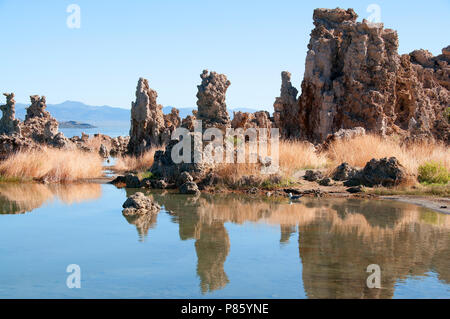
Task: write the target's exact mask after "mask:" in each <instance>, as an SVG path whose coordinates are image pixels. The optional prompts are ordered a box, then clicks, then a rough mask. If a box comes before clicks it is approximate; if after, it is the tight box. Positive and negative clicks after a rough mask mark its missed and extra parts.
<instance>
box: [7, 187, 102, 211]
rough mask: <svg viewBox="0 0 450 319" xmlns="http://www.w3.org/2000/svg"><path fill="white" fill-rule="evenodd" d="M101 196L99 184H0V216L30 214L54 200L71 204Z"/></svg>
mask: <svg viewBox="0 0 450 319" xmlns="http://www.w3.org/2000/svg"><path fill="white" fill-rule="evenodd" d="M101 195H102V189H101V185H100V184H88V183H85V184H63V185H59V184H58V185H44V184H37V183H25V184H16V183H0V214H23V213H27V212H31V211H32V210H34V209H36V208H39V207H41V206H42V205H44V204H45V203H48V202H51V201H54V200H56V199H59V200H61V201H62V202H64V203H66V204H73V203H81V202H84V201H88V200H94V199H98V198H100V197H101Z"/></svg>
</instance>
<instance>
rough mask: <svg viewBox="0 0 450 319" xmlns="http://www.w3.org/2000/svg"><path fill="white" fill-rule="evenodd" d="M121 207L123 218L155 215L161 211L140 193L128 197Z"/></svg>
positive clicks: (150, 199) (154, 203) (151, 200)
mask: <svg viewBox="0 0 450 319" xmlns="http://www.w3.org/2000/svg"><path fill="white" fill-rule="evenodd" d="M122 207H123V208H124V210H123V211H122V213H123V215H125V216H133V215H144V214H157V213H158V212H159V210H160V209H161V207H160V206H159V205H158V204H157V203H156V202H154V201H153V199H152V198H150V197H147V196H145V195H144V194H143V193H140V192H138V193H136V194H134V195H131V196H130V197H128V199H127V200H126V201H125V203H123V205H122Z"/></svg>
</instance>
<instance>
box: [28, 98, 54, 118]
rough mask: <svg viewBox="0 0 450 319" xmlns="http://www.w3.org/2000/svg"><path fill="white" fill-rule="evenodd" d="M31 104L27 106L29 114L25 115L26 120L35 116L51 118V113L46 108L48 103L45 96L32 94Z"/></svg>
mask: <svg viewBox="0 0 450 319" xmlns="http://www.w3.org/2000/svg"><path fill="white" fill-rule="evenodd" d="M30 100H31V105H30V106H29V107H28V108H27V114H26V115H25V121H27V120H29V119H31V118H35V117H42V118H51V115H50V113H49V112H48V111H47V110H46V108H47V104H46V99H45V96H42V97H40V96H39V95H32V96H30Z"/></svg>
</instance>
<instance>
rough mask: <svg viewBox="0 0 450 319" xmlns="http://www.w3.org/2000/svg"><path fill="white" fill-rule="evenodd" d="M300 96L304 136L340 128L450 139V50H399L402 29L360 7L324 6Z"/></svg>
mask: <svg viewBox="0 0 450 319" xmlns="http://www.w3.org/2000/svg"><path fill="white" fill-rule="evenodd" d="M313 19H314V25H315V29H314V30H313V31H312V33H311V40H310V42H309V45H308V54H307V58H306V65H305V75H304V79H303V83H302V94H301V96H300V99H299V107H300V110H299V117H298V118H297V119H298V130H299V135H300V137H301V138H305V139H308V140H310V141H313V142H323V141H324V140H325V139H326V138H327V136H328V135H330V134H333V133H335V132H337V131H338V130H340V129H351V128H354V127H358V126H360V127H363V128H365V129H366V130H367V131H368V132H370V133H376V134H381V135H385V134H393V133H398V134H400V135H405V136H407V135H408V134H410V135H412V136H417V135H421V136H424V137H428V138H437V139H441V140H444V141H446V142H449V135H450V128H449V123H448V122H447V120H446V119H445V118H444V115H443V113H444V109H445V108H446V107H448V105H449V103H450V102H449V100H450V97H449V91H448V90H449V85H450V80H449V66H448V64H449V55H448V49H447V48H446V49H444V50H443V54H442V55H440V56H438V57H433V56H432V55H431V54H430V53H429V52H426V51H424V50H419V51H414V52H413V53H411V54H410V55H403V56H399V54H398V52H397V49H398V36H397V32H396V31H394V30H391V29H384V26H383V24H381V23H370V22H368V21H366V20H363V21H362V22H356V19H357V15H356V13H355V12H354V11H353V9H348V10H343V9H332V10H330V9H316V10H315V11H314V15H313Z"/></svg>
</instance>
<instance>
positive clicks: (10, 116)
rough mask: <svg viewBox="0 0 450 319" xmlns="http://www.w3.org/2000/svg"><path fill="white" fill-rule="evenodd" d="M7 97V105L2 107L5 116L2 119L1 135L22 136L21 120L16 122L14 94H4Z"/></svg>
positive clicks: (0, 124)
mask: <svg viewBox="0 0 450 319" xmlns="http://www.w3.org/2000/svg"><path fill="white" fill-rule="evenodd" d="M3 95H4V96H6V104H5V105H0V109H1V111H2V112H3V116H2V118H1V119H0V134H6V135H11V134H14V133H18V134H20V127H19V122H20V121H19V120H16V117H15V116H16V101H15V100H14V93H3Z"/></svg>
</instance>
